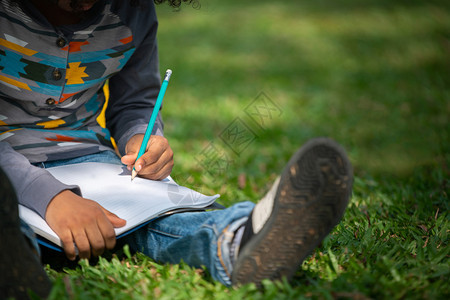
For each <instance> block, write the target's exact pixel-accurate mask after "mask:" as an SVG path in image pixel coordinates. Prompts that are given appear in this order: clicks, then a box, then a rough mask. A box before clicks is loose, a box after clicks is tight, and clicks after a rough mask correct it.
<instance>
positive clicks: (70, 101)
mask: <svg viewBox="0 0 450 300" xmlns="http://www.w3.org/2000/svg"><path fill="white" fill-rule="evenodd" d="M143 5H145V6H144V7H143V6H142V4H141V6H138V7H133V6H131V5H130V4H129V1H126V0H100V1H98V3H97V4H95V6H94V7H93V8H92V9H91V11H90V13H89V15H88V16H86V18H84V19H83V21H82V22H80V23H79V24H75V25H67V26H61V27H56V28H55V27H54V26H52V25H51V24H50V23H49V22H48V21H47V20H46V18H45V17H44V16H43V15H42V14H41V13H40V12H39V11H38V10H37V9H36V8H35V7H34V6H33V5H32V4H31V2H30V1H28V0H20V1H12V0H0V167H1V168H2V169H4V170H5V172H6V173H7V174H8V176H9V177H10V179H11V181H12V183H13V185H14V187H15V189H16V191H17V194H18V198H19V203H21V204H23V205H25V206H27V207H30V208H31V209H33V210H35V211H36V212H38V213H39V214H40V215H41V216H43V217H44V216H45V211H46V208H47V205H48V203H49V202H50V200H51V199H52V198H53V197H54V196H55V195H57V194H58V193H59V192H61V191H63V190H65V189H71V190H73V191H74V192H76V193H78V194H80V195H81V192H80V190H79V189H78V187H76V186H67V185H65V184H62V183H61V182H59V181H58V180H56V179H55V178H53V177H52V176H51V175H50V174H49V173H48V172H47V171H46V170H45V169H41V168H38V167H35V166H34V165H33V164H32V163H38V162H44V161H53V160H60V159H67V158H73V157H78V156H83V155H87V154H92V153H97V152H100V151H105V150H111V149H112V145H111V142H110V138H111V136H112V137H114V138H115V140H116V141H117V146H118V149H119V151H120V152H121V153H122V154H123V153H124V150H125V145H126V142H127V141H128V139H129V138H130V137H132V136H133V135H135V134H137V133H144V132H145V129H146V127H147V122H148V119H149V117H150V115H151V112H152V108H153V107H154V104H155V101H156V97H157V94H158V91H159V88H160V82H161V79H160V73H159V66H158V53H157V42H156V31H157V19H156V13H155V8H154V5H153V2H152V1H146V2H145V3H144V4H143ZM107 79H109V88H110V89H109V91H110V98H109V104H108V108H107V110H106V127H107V129H105V128H102V127H101V126H100V125H99V124H98V123H97V117H98V115H99V114H100V112H101V109H102V107H103V104H104V102H105V95H104V92H103V89H102V87H103V85H104V84H105V81H106V80H107ZM153 133H154V134H158V135H162V134H163V123H162V120H161V117H160V116H159V117H158V120H157V123H156V125H155V127H154V131H153Z"/></svg>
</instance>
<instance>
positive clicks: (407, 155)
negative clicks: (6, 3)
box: [48, 0, 450, 299]
mask: <svg viewBox="0 0 450 300" xmlns="http://www.w3.org/2000/svg"><path fill="white" fill-rule="evenodd" d="M201 4H202V8H201V9H200V10H195V9H192V8H190V7H187V6H185V7H183V9H182V10H181V11H179V12H174V11H173V10H172V9H170V8H168V7H165V6H160V7H158V14H159V19H160V29H159V43H160V61H161V72H162V73H163V72H164V70H165V69H166V68H171V69H173V71H174V74H173V77H172V79H171V83H170V86H169V88H168V90H167V93H166V97H165V103H164V108H163V117H164V120H165V123H166V127H165V133H166V136H167V137H168V138H169V141H170V143H171V146H172V148H173V149H174V152H175V163H176V165H175V168H174V171H173V177H174V178H175V180H177V181H178V182H179V183H180V184H183V185H186V186H189V187H192V188H195V189H197V190H200V191H201V192H203V193H205V194H213V193H220V194H221V203H222V204H224V205H231V204H233V203H236V202H239V201H243V200H251V201H254V202H256V201H257V200H258V199H259V198H260V197H261V196H262V195H264V193H265V192H266V191H267V189H268V188H269V186H270V185H271V182H272V181H273V179H274V178H275V177H276V176H277V174H278V173H279V172H280V171H281V169H282V168H283V165H284V164H285V162H286V161H287V160H288V159H289V157H290V155H291V154H292V153H293V152H294V151H295V150H296V149H297V148H298V147H300V146H301V144H302V143H304V142H305V141H307V140H308V139H310V138H312V137H316V136H329V137H332V138H334V139H335V140H337V141H338V142H339V143H341V144H342V145H343V146H344V147H345V148H346V150H347V152H348V154H349V157H350V159H351V161H352V163H353V165H354V169H355V183H354V189H353V197H352V199H351V202H350V205H349V207H348V209H347V211H346V214H345V216H344V219H343V221H342V222H341V223H340V224H339V225H338V226H337V227H336V229H335V230H334V231H333V232H332V234H330V235H329V236H328V237H327V238H326V240H325V241H324V242H323V243H322V245H321V246H320V247H319V248H318V249H317V250H316V251H315V252H314V253H313V254H312V255H311V256H310V257H309V258H308V259H307V260H306V261H305V262H304V264H303V266H302V268H301V270H299V271H298V272H297V274H296V276H295V277H294V279H293V281H292V282H291V283H287V282H278V283H272V282H266V283H265V285H264V289H263V290H262V291H258V290H256V289H255V288H254V287H253V286H251V285H249V286H244V287H240V288H226V287H224V286H223V285H221V284H219V283H217V282H214V281H213V280H211V278H210V277H209V275H208V274H207V272H205V271H204V270H195V269H192V268H190V267H188V266H186V265H184V264H181V265H172V266H170V265H160V264H157V263H155V262H153V261H152V260H151V259H149V258H147V257H145V256H144V255H141V254H137V255H130V254H129V253H127V251H126V249H125V251H124V252H125V253H124V254H118V255H117V256H114V257H112V258H108V259H100V260H99V261H98V262H96V263H91V265H89V264H88V263H87V262H86V261H81V262H80V263H79V265H76V266H75V267H71V268H65V269H63V270H59V269H57V268H56V267H55V266H51V267H53V269H51V268H48V272H49V274H50V276H51V277H52V279H54V281H55V288H54V290H53V293H52V295H51V297H50V298H51V299H64V298H68V299H148V298H163V299H190V298H191V299H204V298H206V299H212V298H214V299H247V298H248V299H284V298H286V299H294V298H295V299H298V298H302V297H305V298H319V299H336V298H343V299H345V298H350V299H367V298H385V299H391V298H393V299H401V298H407V299H410V298H412V299H416V298H417V299H445V298H449V297H450V285H449V283H448V278H449V275H450V264H449V255H450V250H449V249H450V248H449V247H448V239H449V237H448V234H449V229H450V228H449V215H448V209H449V201H448V194H447V193H448V191H449V177H450V176H449V169H448V168H449V162H450V141H449V122H448V119H449V116H450V101H449V99H450V97H449V87H450V79H449V78H450V76H449V70H450V68H449V67H450V60H449V52H450V6H449V5H448V4H447V1H387V0H385V1H383V0H379V1H374V0H365V1H356V0H336V1H324V0H322V1H278V2H276V1H258V2H255V3H253V2H248V3H247V2H242V1H235V0H233V1H231V0H229V1H213V0H209V1H201ZM261 93H263V94H261ZM258 95H263V96H264V95H265V96H266V97H267V98H268V99H270V100H271V101H272V103H273V104H274V105H275V106H274V107H276V108H277V109H278V110H277V111H276V112H277V113H276V114H274V115H273V116H272V118H266V119H265V124H264V127H259V126H258V124H257V123H255V122H254V120H253V119H252V118H251V117H250V116H249V115H248V114H247V113H246V108H247V111H249V110H248V106H250V107H252V103H253V101H254V100H255V99H256V97H257V96H258ZM267 98H266V99H267ZM260 99H261V98H260ZM236 118H240V120H241V121H242V122H243V123H245V124H246V125H247V126H248V127H249V128H250V129H251V131H252V132H253V133H254V136H253V137H254V139H253V140H251V142H249V143H248V145H247V147H246V148H245V149H241V148H239V149H238V150H239V151H238V152H239V153H238V154H236V153H235V152H233V151H232V150H231V149H230V148H229V147H228V146H227V145H226V144H225V143H224V141H223V140H222V139H221V133H222V132H223V131H224V130H225V129H226V128H227V127H228V126H229V125H230V124H232V122H233V121H234V120H235V119H236ZM247 137H249V138H250V137H252V136H250V135H248V136H247ZM244 145H245V144H244ZM211 146H213V147H215V149H217V151H218V152H217V153H220V155H223V157H224V158H227V159H228V163H227V164H226V165H225V166H226V167H227V168H226V169H218V168H213V167H212V165H210V164H208V163H209V161H208V160H207V159H206V157H205V156H204V155H203V153H204V151H206V150H207V149H211V148H208V147H211ZM235 146H236V145H235ZM235 150H236V149H235ZM241 150H242V151H241ZM205 166H207V167H209V168H208V170H209V171H210V173H208V172H207V171H206V169H205ZM56 270H58V271H56Z"/></svg>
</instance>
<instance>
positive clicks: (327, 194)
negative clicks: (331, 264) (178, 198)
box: [123, 139, 353, 285]
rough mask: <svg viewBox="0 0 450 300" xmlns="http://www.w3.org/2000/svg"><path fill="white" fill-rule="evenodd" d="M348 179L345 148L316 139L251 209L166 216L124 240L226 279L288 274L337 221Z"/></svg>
mask: <svg viewBox="0 0 450 300" xmlns="http://www.w3.org/2000/svg"><path fill="white" fill-rule="evenodd" d="M352 181H353V174H352V168H351V165H350V162H349V161H348V159H347V157H346V154H345V152H344V150H343V149H342V148H341V147H340V146H339V145H338V144H336V143H335V142H333V141H331V140H329V139H315V140H312V141H310V142H308V143H307V144H306V145H305V146H304V147H302V148H301V149H300V150H299V151H298V152H297V153H296V154H294V156H293V157H292V158H291V160H290V161H289V162H288V164H287V166H286V167H285V169H284V171H283V172H282V174H281V176H280V178H279V180H277V181H276V182H275V184H274V186H273V188H272V189H271V190H270V191H269V193H268V194H267V195H266V197H264V198H263V199H262V200H261V201H260V202H259V203H258V204H257V205H256V206H255V207H254V205H253V204H252V203H251V202H243V203H238V204H236V205H233V206H232V207H230V208H228V209H225V210H222V211H209V212H198V213H181V214H175V215H171V216H167V217H165V218H163V219H160V220H156V221H154V222H152V223H150V224H149V225H148V226H147V227H144V228H141V229H140V230H139V231H136V232H135V233H133V234H131V235H129V236H128V237H125V238H124V239H123V242H127V243H129V245H130V246H131V247H132V248H133V249H134V250H138V251H142V252H143V253H145V254H147V255H149V256H150V257H151V258H153V259H155V260H157V261H159V262H162V263H178V262H180V261H181V260H183V261H184V262H186V263H187V264H189V265H191V266H194V267H199V266H202V265H203V266H206V267H207V269H208V270H209V272H210V273H211V275H212V277H213V278H214V279H216V280H219V281H221V282H222V283H224V284H226V285H231V283H233V284H242V283H248V282H254V283H256V284H257V285H260V284H261V281H262V280H263V279H265V278H267V279H279V278H281V277H283V276H286V277H288V278H290V277H292V275H293V274H294V273H295V271H296V270H297V269H298V268H299V266H300V265H301V263H302V261H303V260H304V259H305V258H306V256H307V255H309V254H310V253H311V252H312V251H313V250H314V248H315V247H317V246H318V245H319V244H320V242H321V241H322V240H323V239H324V238H325V236H326V235H327V234H328V233H329V232H330V231H331V230H332V229H333V227H334V226H335V225H336V224H337V223H338V222H339V221H340V219H341V217H342V215H343V213H344V210H345V207H346V205H347V202H348V200H349V197H350V195H351V189H352ZM253 208H254V209H253ZM236 254H238V255H236Z"/></svg>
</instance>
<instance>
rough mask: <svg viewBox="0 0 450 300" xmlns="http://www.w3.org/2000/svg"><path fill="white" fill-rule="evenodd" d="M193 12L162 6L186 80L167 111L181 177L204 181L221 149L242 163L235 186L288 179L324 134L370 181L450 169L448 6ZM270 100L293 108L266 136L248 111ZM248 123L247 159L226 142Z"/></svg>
mask: <svg viewBox="0 0 450 300" xmlns="http://www.w3.org/2000/svg"><path fill="white" fill-rule="evenodd" d="M199 4H200V7H199ZM192 6H194V8H192V7H189V6H187V5H184V6H182V9H181V10H179V11H175V10H174V9H172V8H169V7H167V5H160V6H159V7H158V8H157V12H158V15H159V21H160V25H159V36H158V39H159V46H160V61H161V64H160V66H161V73H163V72H164V71H165V69H166V68H171V69H173V71H174V74H173V77H172V79H171V84H170V85H169V89H168V91H167V95H166V98H165V104H164V109H163V117H164V120H165V123H166V128H165V134H166V136H167V137H168V138H169V139H170V142H171V144H172V147H173V148H174V150H175V155H176V156H175V158H176V167H175V169H174V176H176V175H177V174H180V176H181V177H183V176H184V175H182V174H184V173H185V172H190V173H192V172H195V170H198V171H199V172H201V167H199V161H200V160H202V157H203V156H202V154H201V153H202V150H204V149H206V148H207V147H208V144H209V143H211V142H212V143H213V144H214V145H215V146H216V147H222V148H223V149H222V152H223V153H225V154H227V155H228V156H229V157H230V158H231V160H232V161H233V162H232V163H230V165H229V166H230V169H229V172H227V175H226V176H229V177H231V178H232V177H236V176H237V175H238V174H239V173H241V172H245V173H246V174H247V175H249V176H260V175H258V173H261V172H265V171H268V172H269V173H272V172H278V171H279V170H280V168H282V166H283V165H284V163H285V162H286V160H287V159H288V158H289V156H290V155H291V154H292V153H293V152H294V151H295V149H297V148H298V147H299V146H301V144H302V143H304V142H305V141H306V140H308V139H309V138H313V137H316V136H329V137H332V138H334V139H335V140H337V141H338V142H339V143H341V144H342V145H343V146H344V147H345V148H346V149H347V151H348V154H349V156H350V158H351V161H352V162H353V164H354V167H355V173H356V175H359V176H375V177H379V176H382V177H386V178H387V177H389V178H390V177H392V178H398V177H407V176H409V175H410V174H411V173H412V172H413V171H414V170H415V169H417V168H420V167H431V168H435V167H439V168H440V167H442V166H443V164H445V161H448V154H449V152H450V151H449V125H448V119H449V115H450V101H449V98H450V97H449V86H450V85H449V81H450V79H449V78H450V76H449V65H450V63H449V57H450V56H449V52H450V51H449V50H450V42H449V37H450V30H449V29H450V16H449V9H448V8H449V4H448V2H447V1H372V0H365V1H350V0H337V1H248V2H242V1H234V0H231V1H216V0H206V1H200V2H196V1H194V3H193V4H192ZM261 92H263V93H264V95H265V96H267V97H268V98H269V99H270V100H271V101H272V102H273V103H274V104H276V105H277V106H278V108H279V109H280V110H281V115H276V116H272V119H270V120H269V118H267V119H266V121H268V122H266V126H265V128H263V129H261V128H260V127H258V126H257V125H256V127H255V126H254V125H255V123H254V122H252V120H251V118H250V119H248V120H247V118H248V115H247V114H246V113H245V108H246V107H247V106H248V105H250V104H251V103H252V101H253V100H254V99H255V98H256V97H257V96H258V95H260V93H261ZM237 117H239V118H241V119H242V120H243V121H244V123H245V124H246V125H248V126H249V127H250V128H251V129H252V130H253V132H254V133H255V134H256V135H257V137H256V138H255V140H254V141H253V142H252V143H250V144H249V145H248V147H247V148H246V149H245V151H243V152H242V153H239V155H236V153H234V152H233V151H230V149H229V148H228V146H227V145H226V144H225V143H224V142H223V141H222V140H221V139H220V134H221V133H222V131H223V130H224V129H225V128H227V126H228V125H229V124H231V123H232V122H233V120H234V119H235V118H237ZM446 157H447V159H446ZM233 172H236V174H233ZM220 175H222V174H220ZM266 175H267V174H266ZM203 180H204V179H203Z"/></svg>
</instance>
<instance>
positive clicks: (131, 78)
mask: <svg viewBox="0 0 450 300" xmlns="http://www.w3.org/2000/svg"><path fill="white" fill-rule="evenodd" d="M135 11H136V10H133V11H132V12H133V13H135ZM150 11H151V10H150ZM133 13H129V14H125V13H123V11H122V14H121V15H123V16H124V18H123V19H124V20H123V21H124V22H125V23H126V24H127V25H128V26H129V27H130V28H131V30H132V32H133V41H134V43H135V45H136V49H135V51H134V53H133V54H132V55H131V57H130V59H129V60H128V62H127V63H126V64H125V66H124V67H123V69H122V70H120V72H119V73H117V74H116V75H114V76H113V77H112V78H111V79H110V81H109V89H110V98H109V104H108V107H107V110H106V126H107V127H108V129H109V130H110V131H111V135H112V136H113V137H114V138H115V140H116V141H117V146H118V148H119V152H120V153H121V154H122V155H123V154H125V145H126V143H127V142H128V140H129V139H130V138H131V137H132V136H133V135H135V134H138V133H145V130H146V129H147V125H148V121H149V119H150V117H151V114H152V111H153V108H154V106H155V103H156V98H157V96H158V93H159V89H160V87H161V76H160V73H159V62H158V59H159V58H158V45H157V41H156V32H157V27H158V23H157V20H156V14H155V13H154V11H153V12H152V13H150V15H146V18H145V19H144V18H142V16H139V15H138V16H136V15H134V17H131V16H133ZM152 134H156V135H161V136H162V135H163V121H162V119H161V113H159V114H158V117H157V119H156V123H155V126H154V127H153V132H152Z"/></svg>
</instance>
